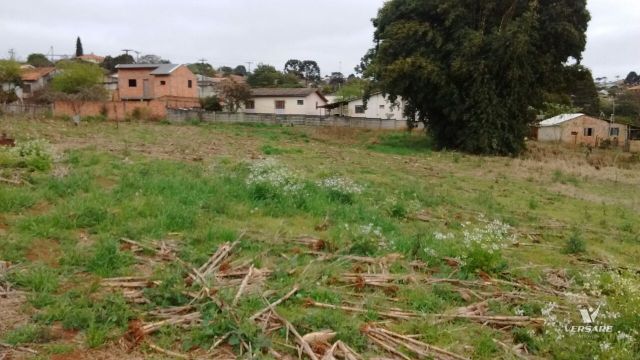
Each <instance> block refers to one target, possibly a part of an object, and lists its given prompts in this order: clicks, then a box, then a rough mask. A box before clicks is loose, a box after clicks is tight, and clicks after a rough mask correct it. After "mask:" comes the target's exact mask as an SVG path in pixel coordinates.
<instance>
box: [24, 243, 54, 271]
mask: <svg viewBox="0 0 640 360" xmlns="http://www.w3.org/2000/svg"><path fill="white" fill-rule="evenodd" d="M60 256H62V250H61V249H60V244H59V243H58V242H57V241H55V240H51V239H41V240H36V241H34V242H33V243H31V246H30V247H29V251H28V252H27V256H26V257H27V259H28V260H29V261H31V262H42V263H44V264H47V265H48V266H52V267H57V266H58V265H59V264H58V260H59V259H60Z"/></svg>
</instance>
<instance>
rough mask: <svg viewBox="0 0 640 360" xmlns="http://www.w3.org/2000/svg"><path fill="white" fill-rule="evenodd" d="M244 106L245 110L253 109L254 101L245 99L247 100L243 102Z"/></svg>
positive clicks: (254, 106)
mask: <svg viewBox="0 0 640 360" xmlns="http://www.w3.org/2000/svg"><path fill="white" fill-rule="evenodd" d="M244 107H245V109H247V110H255V108H256V102H255V101H253V100H247V102H245V103H244Z"/></svg>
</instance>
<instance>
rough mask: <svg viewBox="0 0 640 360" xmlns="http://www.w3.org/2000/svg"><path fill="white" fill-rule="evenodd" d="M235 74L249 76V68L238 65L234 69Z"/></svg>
mask: <svg viewBox="0 0 640 360" xmlns="http://www.w3.org/2000/svg"><path fill="white" fill-rule="evenodd" d="M233 74H234V75H240V76H247V68H246V67H245V66H244V65H238V66H236V67H235V68H234V69H233Z"/></svg>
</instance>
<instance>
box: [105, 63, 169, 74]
mask: <svg viewBox="0 0 640 360" xmlns="http://www.w3.org/2000/svg"><path fill="white" fill-rule="evenodd" d="M178 67H180V64H118V65H116V69H155V70H153V71H152V72H151V75H169V74H171V73H172V72H173V71H174V70H175V69H177V68H178Z"/></svg>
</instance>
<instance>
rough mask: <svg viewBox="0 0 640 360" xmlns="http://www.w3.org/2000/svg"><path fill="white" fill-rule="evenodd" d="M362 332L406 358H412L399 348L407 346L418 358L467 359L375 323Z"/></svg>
mask: <svg viewBox="0 0 640 360" xmlns="http://www.w3.org/2000/svg"><path fill="white" fill-rule="evenodd" d="M362 332H363V333H364V334H365V335H367V336H368V337H369V338H370V339H371V340H373V341H374V342H375V343H376V344H378V345H380V346H381V347H383V348H384V349H385V350H387V351H389V352H391V353H393V354H396V355H398V356H400V357H402V358H404V359H411V358H410V357H407V356H406V355H405V354H403V353H401V352H400V351H399V350H398V348H405V349H407V350H408V351H410V352H411V353H412V354H414V355H416V356H418V358H421V359H425V358H434V359H436V360H466V359H467V358H465V357H463V356H460V355H458V354H454V353H452V352H449V351H447V350H444V349H441V348H438V347H435V346H433V345H429V344H426V343H423V342H421V341H418V340H416V339H413V338H412V337H409V336H404V335H400V334H398V333H394V332H392V331H389V330H387V329H384V328H381V327H376V326H374V325H366V326H365V327H364V328H363V329H362Z"/></svg>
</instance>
